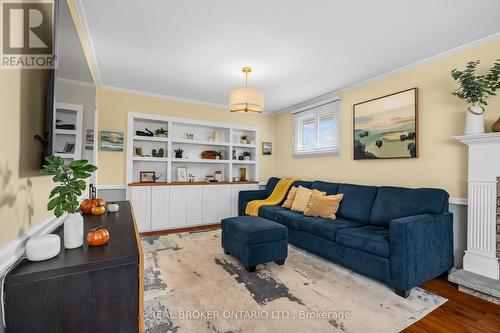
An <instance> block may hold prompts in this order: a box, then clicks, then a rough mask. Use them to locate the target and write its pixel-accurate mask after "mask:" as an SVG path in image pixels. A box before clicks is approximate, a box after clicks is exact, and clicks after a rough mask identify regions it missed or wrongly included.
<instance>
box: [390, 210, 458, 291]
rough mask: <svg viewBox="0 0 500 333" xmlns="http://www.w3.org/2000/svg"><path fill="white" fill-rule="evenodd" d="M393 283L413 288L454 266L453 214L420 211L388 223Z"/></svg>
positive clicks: (403, 287)
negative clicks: (417, 213)
mask: <svg viewBox="0 0 500 333" xmlns="http://www.w3.org/2000/svg"><path fill="white" fill-rule="evenodd" d="M389 246H390V253H391V258H390V260H391V278H392V284H393V286H395V287H396V288H398V289H401V290H410V289H411V288H413V287H416V286H419V285H421V284H422V283H424V282H426V281H428V280H430V279H432V278H434V277H436V276H438V275H440V274H442V273H444V272H446V271H448V270H449V269H450V268H451V267H453V262H454V261H453V214H451V213H444V214H439V215H434V214H421V215H415V216H408V217H402V218H399V219H395V220H392V221H391V222H390V225H389Z"/></svg>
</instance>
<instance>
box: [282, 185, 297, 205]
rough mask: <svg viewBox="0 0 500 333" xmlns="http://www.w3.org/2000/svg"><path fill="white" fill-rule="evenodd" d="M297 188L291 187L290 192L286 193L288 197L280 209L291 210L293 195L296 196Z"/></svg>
mask: <svg viewBox="0 0 500 333" xmlns="http://www.w3.org/2000/svg"><path fill="white" fill-rule="evenodd" d="M297 190H298V187H295V186H293V187H292V188H291V189H290V191H288V196H287V197H286V200H285V202H284V203H283V205H281V207H284V208H288V209H290V208H292V204H293V200H294V199H295V195H296V194H297Z"/></svg>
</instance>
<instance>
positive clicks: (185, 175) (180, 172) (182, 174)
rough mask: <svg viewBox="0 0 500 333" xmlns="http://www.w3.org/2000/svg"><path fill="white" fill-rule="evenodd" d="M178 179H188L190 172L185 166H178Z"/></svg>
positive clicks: (185, 180)
mask: <svg viewBox="0 0 500 333" xmlns="http://www.w3.org/2000/svg"><path fill="white" fill-rule="evenodd" d="M177 181H178V182H187V181H188V173H187V169H186V168H185V167H179V168H177Z"/></svg>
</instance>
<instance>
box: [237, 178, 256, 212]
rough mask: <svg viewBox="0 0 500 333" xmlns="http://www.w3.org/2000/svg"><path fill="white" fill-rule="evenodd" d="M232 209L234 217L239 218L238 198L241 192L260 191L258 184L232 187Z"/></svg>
mask: <svg viewBox="0 0 500 333" xmlns="http://www.w3.org/2000/svg"><path fill="white" fill-rule="evenodd" d="M231 186H232V189H231V201H232V203H231V207H232V212H231V214H232V216H238V196H239V194H240V191H250V190H258V189H259V185H258V184H237V185H231Z"/></svg>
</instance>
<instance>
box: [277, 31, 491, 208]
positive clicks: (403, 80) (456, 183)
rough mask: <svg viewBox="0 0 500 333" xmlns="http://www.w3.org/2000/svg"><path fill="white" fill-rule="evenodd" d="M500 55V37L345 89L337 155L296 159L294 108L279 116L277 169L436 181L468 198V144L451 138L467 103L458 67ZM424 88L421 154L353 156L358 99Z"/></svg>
mask: <svg viewBox="0 0 500 333" xmlns="http://www.w3.org/2000/svg"><path fill="white" fill-rule="evenodd" d="M495 58H500V40H496V41H494V42H491V43H488V44H485V45H482V46H479V47H475V48H471V49H468V50H465V51H463V52H460V53H457V54H454V55H451V56H448V57H446V58H442V59H440V60H436V61H434V62H431V63H429V64H425V65H422V66H420V67H417V68H415V69H411V70H408V71H405V72H401V73H399V74H395V75H393V76H390V77H388V78H385V79H382V80H378V81H374V82H371V83H369V84H367V85H365V86H362V87H359V88H353V89H349V90H346V91H344V92H342V93H341V98H342V114H341V152H340V156H337V157H317V158H293V157H292V156H291V155H292V145H291V137H292V118H291V114H290V113H285V114H281V115H279V116H278V117H276V129H277V132H276V144H275V153H276V154H275V155H274V158H275V163H276V165H275V170H276V174H277V175H278V176H281V177H284V176H295V177H301V178H303V179H321V180H330V181H339V182H352V183H360V184H374V185H401V186H412V187H423V186H432V187H440V188H444V189H446V190H447V191H448V192H449V193H450V194H451V195H452V196H456V197H461V198H465V197H467V186H466V180H467V149H466V147H465V146H464V145H462V144H460V143H458V142H457V141H455V140H453V139H452V137H453V136H456V135H460V134H463V129H464V128H463V127H464V117H465V114H464V112H465V110H466V105H465V104H464V103H463V102H462V101H461V100H459V99H458V98H457V97H454V96H452V95H451V92H452V91H453V90H454V89H455V87H456V85H455V84H454V81H453V80H452V78H451V77H450V71H451V70H452V69H453V68H456V67H458V68H463V67H464V65H465V64H466V63H467V62H468V61H471V60H475V59H480V60H481V61H482V63H481V68H480V70H481V69H483V70H484V69H485V68H489V67H491V65H492V64H493V60H494V59H495ZM412 87H418V89H419V110H418V118H419V124H418V125H419V132H418V133H419V155H420V157H419V158H417V159H396V160H376V161H373V160H362V161H354V160H353V157H352V154H353V153H352V149H353V139H352V106H353V104H356V103H359V102H362V101H365V100H368V99H371V98H376V97H379V96H383V95H386V94H389V93H393V92H397V91H400V90H403V89H407V88H412ZM486 110H487V112H486V115H485V116H486V123H487V130H488V131H491V129H490V127H491V124H492V123H493V122H494V121H495V120H496V119H497V118H498V117H499V116H500V97H498V96H494V97H492V98H490V99H489V100H488V106H487V107H486Z"/></svg>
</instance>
